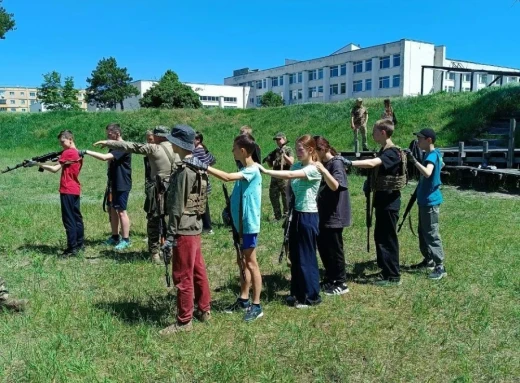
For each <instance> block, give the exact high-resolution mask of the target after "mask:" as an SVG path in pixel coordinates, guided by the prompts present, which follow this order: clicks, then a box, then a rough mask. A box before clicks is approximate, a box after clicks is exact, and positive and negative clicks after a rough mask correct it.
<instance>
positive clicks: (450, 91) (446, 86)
mask: <svg viewBox="0 0 520 383" xmlns="http://www.w3.org/2000/svg"><path fill="white" fill-rule="evenodd" d="M444 90H445V91H446V92H449V93H453V92H455V87H454V86H451V85H449V86H448V85H444Z"/></svg>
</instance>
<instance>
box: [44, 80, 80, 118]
mask: <svg viewBox="0 0 520 383" xmlns="http://www.w3.org/2000/svg"><path fill="white" fill-rule="evenodd" d="M78 93H79V91H78V90H77V89H74V79H73V78H72V77H66V78H65V85H63V86H62V85H61V75H60V74H59V73H58V72H56V71H52V72H49V73H47V74H44V75H43V84H42V85H41V87H40V88H38V99H39V100H40V101H41V102H42V103H43V104H45V107H46V108H47V109H49V110H79V109H80V107H79V102H78Z"/></svg>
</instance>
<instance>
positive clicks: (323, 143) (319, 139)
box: [314, 136, 338, 156]
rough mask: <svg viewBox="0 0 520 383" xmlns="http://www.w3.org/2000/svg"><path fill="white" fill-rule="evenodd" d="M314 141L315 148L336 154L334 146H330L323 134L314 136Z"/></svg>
mask: <svg viewBox="0 0 520 383" xmlns="http://www.w3.org/2000/svg"><path fill="white" fill-rule="evenodd" d="M314 141H316V149H319V150H323V151H324V152H330V154H332V155H333V156H337V155H338V152H337V151H336V149H334V147H332V146H330V144H329V141H328V140H327V139H326V138H325V137H323V136H314Z"/></svg>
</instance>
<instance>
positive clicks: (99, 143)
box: [93, 140, 107, 148]
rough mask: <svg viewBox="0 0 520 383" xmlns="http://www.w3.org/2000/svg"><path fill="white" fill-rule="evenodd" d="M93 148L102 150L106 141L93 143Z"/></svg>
mask: <svg viewBox="0 0 520 383" xmlns="http://www.w3.org/2000/svg"><path fill="white" fill-rule="evenodd" d="M93 146H99V147H101V148H104V147H106V146H107V140H102V141H98V142H94V144H93Z"/></svg>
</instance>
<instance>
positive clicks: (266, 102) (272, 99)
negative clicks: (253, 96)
mask: <svg viewBox="0 0 520 383" xmlns="http://www.w3.org/2000/svg"><path fill="white" fill-rule="evenodd" d="M260 105H262V106H263V107H265V108H270V107H273V106H283V105H284V102H283V98H282V96H280V95H279V94H276V93H274V92H272V91H269V92H266V93H264V94H263V96H262V98H261V99H260Z"/></svg>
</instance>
